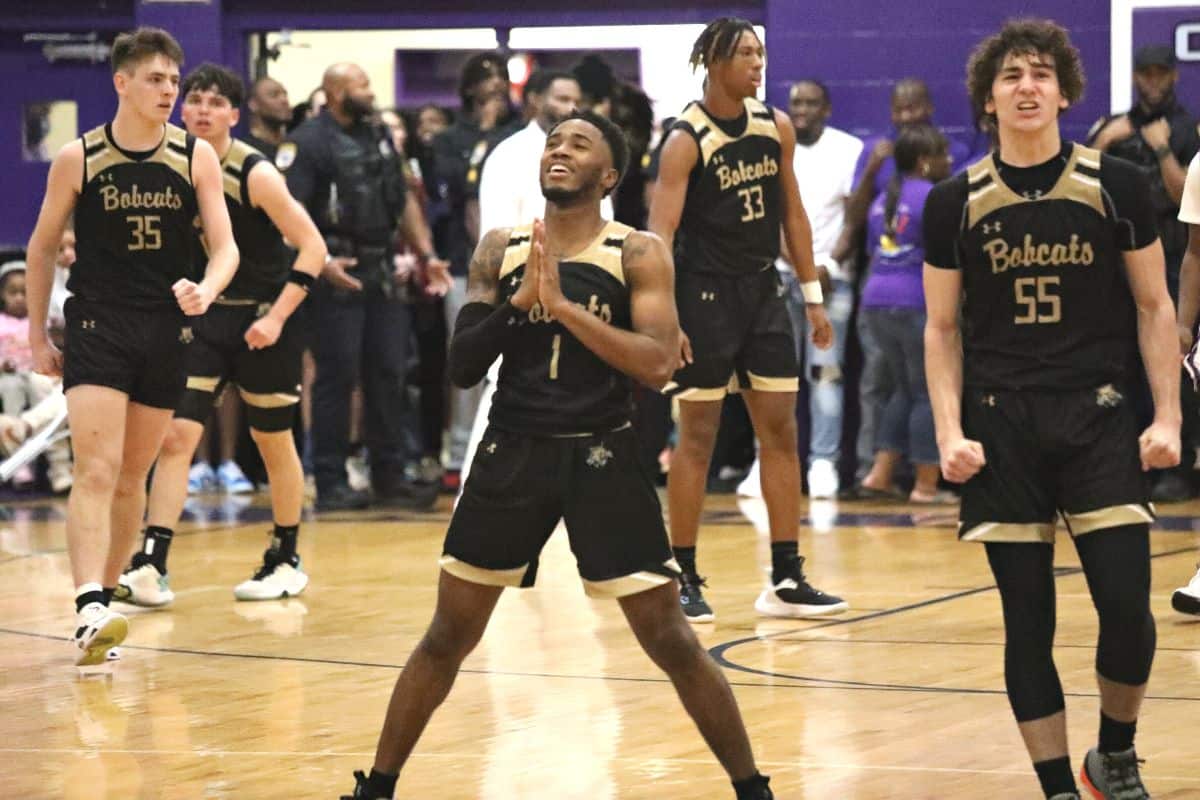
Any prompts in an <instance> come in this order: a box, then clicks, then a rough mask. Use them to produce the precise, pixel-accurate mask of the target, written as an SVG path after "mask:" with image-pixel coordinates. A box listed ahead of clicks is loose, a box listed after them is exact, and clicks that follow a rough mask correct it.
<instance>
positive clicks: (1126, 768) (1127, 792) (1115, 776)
mask: <svg viewBox="0 0 1200 800" xmlns="http://www.w3.org/2000/svg"><path fill="white" fill-rule="evenodd" d="M1140 763H1141V759H1139V758H1138V757H1137V753H1136V752H1134V750H1133V748H1132V747H1131V748H1129V749H1128V750H1122V751H1121V752H1119V753H1101V752H1100V751H1099V750H1097V749H1096V748H1094V747H1093V748H1092V749H1091V750H1088V753H1087V755H1086V756H1085V757H1084V759H1083V769H1081V770H1080V771H1079V777H1080V778H1081V779H1082V780H1083V785H1084V788H1086V789H1087V790H1088V791H1089V792H1090V793H1091V795H1092V797H1093V798H1095V800H1150V793H1149V792H1147V791H1146V787H1145V786H1143V785H1142V777H1141V775H1139V774H1138V764H1140Z"/></svg>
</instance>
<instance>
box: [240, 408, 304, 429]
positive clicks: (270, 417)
mask: <svg viewBox="0 0 1200 800" xmlns="http://www.w3.org/2000/svg"><path fill="white" fill-rule="evenodd" d="M297 405H298V404H297V403H291V404H289V405H286V406H277V407H275V408H262V407H260V406H252V405H249V404H247V405H246V423H247V424H248V425H249V426H250V427H251V428H253V429H254V430H256V431H262V432H263V433H278V432H279V431H290V430H291V429H292V422H293V421H294V420H295V418H296V407H297Z"/></svg>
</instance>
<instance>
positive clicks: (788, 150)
mask: <svg viewBox="0 0 1200 800" xmlns="http://www.w3.org/2000/svg"><path fill="white" fill-rule="evenodd" d="M763 57H764V53H763V46H762V42H760V41H759V40H758V35H757V34H755V32H754V28H753V26H751V24H750V23H749V22H747V21H746V20H744V19H737V18H733V17H723V18H721V19H718V20H716V21H714V22H712V23H711V24H709V26H708V27H707V28H705V29H704V32H703V33H701V34H700V37H699V38H698V39H697V40H696V44H695V47H693V49H692V62H691V63H692V67H693V68H696V67H700V66H703V67H704V69H705V89H704V99H703V100H702V101H700V102H696V103H691V104H689V105H688V107H687V108H685V109H684V111H683V113H682V114H681V115H680V117H679V121H678V122H676V123H675V127H674V130H672V131H671V133H670V135H669V136H668V138H667V143H666V145H665V146H664V147H663V152H662V161H661V165H660V167H659V173H658V186H657V188H656V189H655V191H654V202H653V204H652V205H651V207H650V230H651V231H653V232H654V233H657V234H658V235H659V236H660V237H662V239H663V241H664V242H666V243H667V246H668V247H671V246H672V245H674V247H675V254H676V274H677V280H676V286H675V298H676V304H677V305H678V307H679V318H680V323H681V324H682V326H683V333H684V339H683V359H684V362H685V363H684V366H683V368H682V369H680V370H679V371H678V372H676V373H675V376H674V377H673V378H672V380H671V382H670V383H669V384H668V385H667V387H666V391H668V392H669V393H671V394H674V395H675V396H676V397H678V398H679V400H680V403H679V445H678V447H676V449H675V455H674V457H673V458H672V459H671V471H670V474H669V475H668V477H667V492H668V496H669V498H670V509H671V543H672V545H674V551H675V557H676V559H677V560H678V561H679V564H680V567H681V568H682V570H683V577H682V579H681V582H680V601H681V603H682V604H683V609H684V612H685V614H686V615H687V617H688V619H689V620H690V621H692V622H712V621H713V619H714V615H713V612H712V608H711V607H710V606H709V605H708V603H707V602H705V600H704V596H703V594H702V592H701V588H700V587H701V586H703V585H704V579H703V578H701V577H700V576H699V575H698V574H697V572H696V540H697V538H698V537H699V535H700V511H701V509H702V507H703V505H704V488H705V483H706V479H707V475H708V462H709V460H710V459H711V458H712V451H713V444H714V443H715V441H716V438H717V430H718V429H719V427H720V424H721V406H722V404H723V403H724V401H725V394H726V391H727V390H729V389H730V388H731V387H733V389H734V390H735V391H736V390H737V389H739V388H740V389H741V390H742V391H743V395H742V396H743V397H744V398H745V401H746V408H747V409H748V410H749V412H750V419H751V422H753V424H754V430H755V433H756V434H757V435H758V440H759V443H760V449H759V459H760V462H761V474H762V490H763V492H762V493H763V500H764V501H765V502H766V505H767V515H768V517H769V518H770V527H771V562H772V569H771V584H772V585H771V586H770V587H769V588H766V589H764V590H763V592H762V594H760V595H759V597H758V600H757V601H755V604H754V607H755V609H756V610H757V611H758V612H759V613H760V614H766V615H769V616H777V617H811V616H822V615H825V614H835V613H838V612H841V611H845V610H846V608H847V607H848V606H847V604H846V602H845V601H843V600H842V599H841V598H839V597H833V596H832V595H828V594H825V593H824V592H822V591H819V590H817V589H815V588H813V587H812V586H811V585H810V584H809V583H808V581H807V580H806V579H805V577H804V570H803V565H804V559H803V558H802V557H800V556H799V555H797V550H798V544H797V539H798V538H799V535H800V531H799V520H800V459H799V454H798V451H797V448H796V392H797V391H798V389H799V380H798V376H799V370H798V368H797V364H796V343H795V339H794V338H793V333H792V323H791V318H790V317H789V316H788V309H787V303H786V302H785V300H784V297H783V288H782V285H781V283H780V280H779V275H778V273H777V272H776V270H775V259H776V257H778V256H779V251H780V225H781V224H782V227H783V237H784V239H786V241H787V248H788V252H789V253H790V255H791V261H792V263H793V264H794V265H795V269H796V276H797V278H798V279H799V281H800V282H801V289H802V290H803V293H804V299H805V302H806V306H805V314H806V316H807V319H808V322H809V325H810V326H811V330H812V341H813V343H814V344H815V345H816V346H817V347H820V348H821V349H827V348H828V347H829V346H830V345H831V344H832V343H833V329H832V328H831V327H830V324H829V320H828V318H827V317H826V316H825V307H824V305H822V295H821V285H820V282H819V281H818V280H817V269H816V267H815V266H814V265H813V251H812V230H811V228H810V227H809V223H808V217H807V216H806V215H805V213H804V206H803V205H802V203H801V201H800V190H799V187H798V185H797V183H796V175H795V173H794V172H793V171H792V170H791V168H790V166H791V163H792V155H793V151H794V150H795V147H796V132H795V130H794V129H793V128H792V123H791V120H789V119H788V117H787V115H786V114H784V113H783V112H782V111H779V110H776V109H773V108H771V107H770V106H767V105H765V104H763V103H761V102H759V101H758V100H756V99H755V93H756V92H757V91H758V88H759V86H760V85H761V84H762V70H763ZM780 165H782V167H781V166H780ZM677 232H678V236H677V235H676V234H677Z"/></svg>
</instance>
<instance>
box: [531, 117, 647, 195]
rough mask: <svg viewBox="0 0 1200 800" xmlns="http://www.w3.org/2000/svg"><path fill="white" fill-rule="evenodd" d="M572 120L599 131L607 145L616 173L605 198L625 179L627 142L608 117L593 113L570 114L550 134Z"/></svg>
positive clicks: (627, 158)
mask: <svg viewBox="0 0 1200 800" xmlns="http://www.w3.org/2000/svg"><path fill="white" fill-rule="evenodd" d="M573 119H578V120H582V121H583V122H586V123H588V124H589V125H591V126H592V127H594V128H596V130H598V131H600V135H601V136H603V137H604V141H605V142H606V143H607V144H608V150H609V152H610V153H612V162H613V169H615V170H616V171H617V182H616V183H614V184H613V185H612V188H610V189H609V190H608V191H607V192H605V193H604V194H605V196H606V197H607V196H608V195H609V194H610V193H611V192H613V191H615V190H616V188H617V187H618V186H620V185H621V179H622V178H624V177H625V170H627V169H629V142H628V141H627V140H626V139H625V134H624V133H623V132H622V131H621V129H620V128H619V127H618V126H617V123H615V122H613V121H612V120H611V119H609V118H608V117H602V116H600V115H599V114H597V113H596V112H594V111H573V112H571V115H570V116H568V117H567V118H566V119H564V120H563V121H562V122H560V123H558V124H557V125H555V126H554V127H553V128H551V129H550V134H553V133H554V132H555V131H556V130H558V129H559V128H560V127H562V125H563V124H564V123H566V122H570V121H571V120H573Z"/></svg>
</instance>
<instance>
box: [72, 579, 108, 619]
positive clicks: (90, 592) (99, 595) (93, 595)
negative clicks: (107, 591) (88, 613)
mask: <svg viewBox="0 0 1200 800" xmlns="http://www.w3.org/2000/svg"><path fill="white" fill-rule="evenodd" d="M91 603H99V604H100V605H103V606H106V605H108V603H107V602H105V600H104V587H102V586H101V585H100V584H98V583H85V584H84V585H83V586H80V587H79V589H78V590H77V593H76V595H75V613H76V614H78V613H79V612H80V611H83V607H84V606H86V605H89V604H91Z"/></svg>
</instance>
